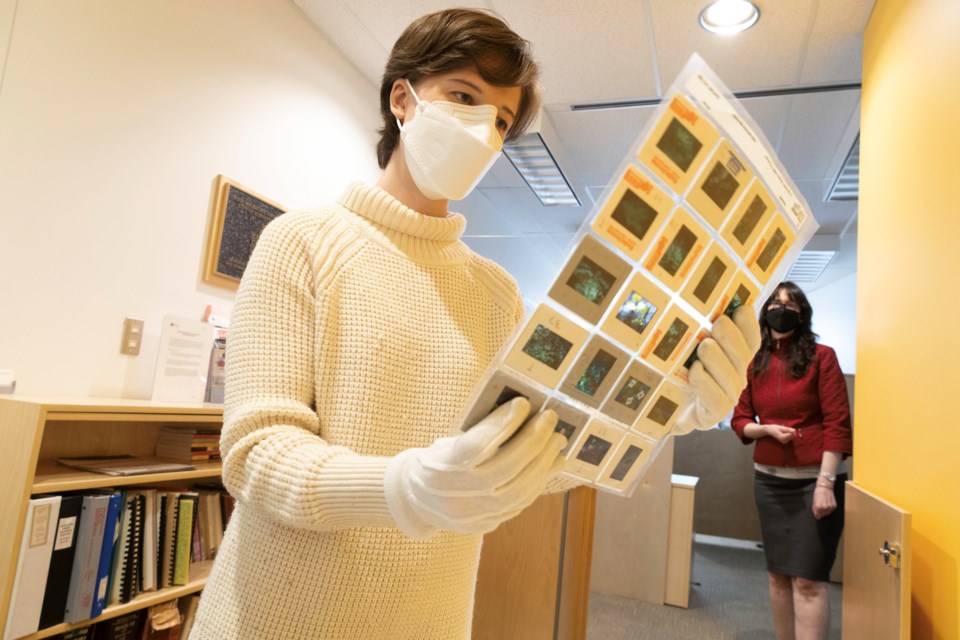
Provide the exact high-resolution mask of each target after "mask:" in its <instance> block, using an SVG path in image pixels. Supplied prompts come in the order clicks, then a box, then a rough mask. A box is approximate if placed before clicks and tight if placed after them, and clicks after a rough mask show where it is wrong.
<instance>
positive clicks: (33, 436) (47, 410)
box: [0, 397, 223, 638]
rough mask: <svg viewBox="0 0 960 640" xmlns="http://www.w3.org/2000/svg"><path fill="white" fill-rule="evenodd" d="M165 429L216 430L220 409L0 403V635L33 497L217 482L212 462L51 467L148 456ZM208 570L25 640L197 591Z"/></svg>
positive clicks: (97, 402) (194, 569) (133, 403)
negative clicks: (157, 467)
mask: <svg viewBox="0 0 960 640" xmlns="http://www.w3.org/2000/svg"><path fill="white" fill-rule="evenodd" d="M172 424H178V425H196V426H197V427H202V428H206V429H210V428H215V429H218V428H220V426H221V425H222V424H223V409H222V407H220V406H219V405H191V406H184V405H171V404H161V403H153V402H148V401H143V400H117V399H96V398H84V399H63V398H29V397H10V398H0V522H2V523H3V525H2V527H0V629H3V628H4V627H5V625H6V618H7V613H8V609H9V606H10V598H11V593H12V590H13V581H14V573H15V571H16V566H17V557H18V554H19V545H20V539H21V532H22V531H23V527H24V524H25V519H26V513H27V506H28V503H29V500H30V497H31V496H32V495H35V494H40V493H61V492H65V491H76V490H82V489H95V488H102V487H123V486H131V485H137V486H142V485H145V484H150V485H156V486H165V485H179V486H183V485H185V484H189V483H190V482H193V481H203V480H210V479H218V478H219V477H220V463H219V462H207V463H201V464H197V465H195V466H196V469H195V470H191V471H184V472H176V473H158V474H147V475H136V476H124V477H118V476H107V475H102V474H96V473H89V472H84V471H76V470H73V469H69V468H67V467H64V466H62V465H59V464H58V463H57V462H56V458H57V457H59V456H74V457H77V456H94V455H118V454H131V455H134V456H149V455H153V447H154V444H155V443H156V440H157V434H158V433H159V430H160V427H162V426H164V425H172ZM210 564H211V563H210V562H199V563H194V564H193V565H192V566H191V570H190V581H189V583H188V584H186V585H181V586H177V587H172V588H168V589H161V590H158V591H150V592H146V593H143V594H141V595H139V596H137V597H136V598H134V599H133V600H132V601H131V602H129V603H126V604H122V605H116V606H111V607H108V608H107V609H106V610H104V612H103V613H102V614H101V615H100V616H98V617H96V618H93V619H91V620H86V621H84V622H80V623H77V624H72V625H71V624H59V625H56V626H53V627H48V628H47V629H41V630H40V632H39V633H36V634H33V635H30V636H26V637H27V638H46V637H51V636H54V635H57V634H60V633H63V632H65V631H68V630H70V629H75V628H77V627H83V626H87V625H89V624H92V623H94V622H98V621H101V620H106V619H108V618H114V617H117V616H120V615H123V614H126V613H129V612H131V611H136V610H138V609H143V608H145V607H148V606H151V605H154V604H157V603H160V602H164V601H166V600H170V599H173V598H177V597H179V596H183V595H186V594H189V593H194V592H197V591H200V590H201V589H202V588H203V585H204V583H205V582H206V576H207V574H208V572H209V570H210Z"/></svg>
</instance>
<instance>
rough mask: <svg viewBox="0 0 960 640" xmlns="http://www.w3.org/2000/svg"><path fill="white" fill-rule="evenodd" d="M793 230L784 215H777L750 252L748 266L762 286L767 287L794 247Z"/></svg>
mask: <svg viewBox="0 0 960 640" xmlns="http://www.w3.org/2000/svg"><path fill="white" fill-rule="evenodd" d="M794 238H795V236H794V233H793V229H791V228H790V223H789V222H787V219H786V218H785V217H783V215H779V214H778V215H776V216H774V217H773V220H771V221H770V224H769V225H767V228H766V229H764V231H763V233H762V234H761V235H760V240H759V241H758V242H757V246H756V247H754V248H753V250H752V251H751V252H750V257H749V258H747V261H746V265H747V267H748V268H749V269H750V273H752V274H753V275H754V276H755V277H756V278H757V280H759V281H760V284H761V285H766V284H767V283H768V282H769V281H770V278H771V277H772V276H773V274H774V272H775V271H776V270H777V267H778V266H779V265H780V261H781V260H782V259H783V256H785V255H786V253H787V251H788V250H789V249H790V247H791V246H793V241H794Z"/></svg>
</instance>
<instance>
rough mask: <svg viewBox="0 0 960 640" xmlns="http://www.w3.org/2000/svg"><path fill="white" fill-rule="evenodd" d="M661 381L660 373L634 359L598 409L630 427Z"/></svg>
mask: <svg viewBox="0 0 960 640" xmlns="http://www.w3.org/2000/svg"><path fill="white" fill-rule="evenodd" d="M662 381H663V376H662V375H660V374H659V373H657V372H656V371H654V370H653V369H651V368H650V367H648V366H647V365H645V364H643V363H642V362H640V361H639V360H634V361H633V362H631V363H630V366H629V367H627V370H626V371H625V372H624V373H623V375H622V376H620V379H619V380H618V381H617V384H616V385H615V386H614V388H613V391H612V392H611V393H610V397H609V398H607V401H606V402H605V403H603V406H602V407H601V408H600V410H601V411H602V412H603V413H604V414H606V415H608V416H610V417H611V418H613V419H614V420H617V421H619V422H621V423H623V424H625V425H626V426H628V427H630V426H632V425H633V424H634V423H635V422H636V421H637V420H638V419H639V418H640V414H641V412H642V411H643V408H644V407H645V406H646V404H647V402H648V401H649V400H650V397H651V396H652V395H653V392H654V391H655V390H656V388H657V387H658V386H660V383H661V382H662Z"/></svg>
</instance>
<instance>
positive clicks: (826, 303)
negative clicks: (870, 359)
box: [807, 273, 857, 375]
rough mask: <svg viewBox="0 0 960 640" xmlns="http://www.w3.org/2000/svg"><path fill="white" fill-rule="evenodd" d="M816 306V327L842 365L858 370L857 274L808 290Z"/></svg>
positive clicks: (851, 372) (847, 370)
mask: <svg viewBox="0 0 960 640" xmlns="http://www.w3.org/2000/svg"><path fill="white" fill-rule="evenodd" d="M807 298H808V299H809V300H810V305H811V306H812V307H813V330H814V331H815V332H816V333H818V334H820V342H822V343H823V344H825V345H827V346H830V347H833V348H834V350H836V352H837V359H838V360H839V361H840V369H841V370H843V372H844V373H846V374H847V375H856V373H857V313H856V302H855V301H856V299H857V274H855V273H853V274H851V275H848V276H846V277H843V278H840V279H839V280H836V281H834V282H831V283H830V284H828V285H826V286H824V287H821V288H819V289H816V290H814V291H811V292H808V293H807Z"/></svg>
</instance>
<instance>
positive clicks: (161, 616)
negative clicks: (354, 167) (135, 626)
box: [140, 600, 181, 640]
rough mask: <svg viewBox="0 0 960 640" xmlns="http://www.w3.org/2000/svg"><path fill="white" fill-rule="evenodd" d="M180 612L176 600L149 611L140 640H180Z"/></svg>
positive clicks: (163, 603) (162, 603)
mask: <svg viewBox="0 0 960 640" xmlns="http://www.w3.org/2000/svg"><path fill="white" fill-rule="evenodd" d="M180 630H181V618H180V610H179V609H178V608H177V601H176V600H168V601H167V602H161V603H160V604H156V605H154V606H152V607H150V608H149V609H147V615H146V619H145V620H144V623H143V633H142V634H141V635H140V640H179V638H180Z"/></svg>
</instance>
